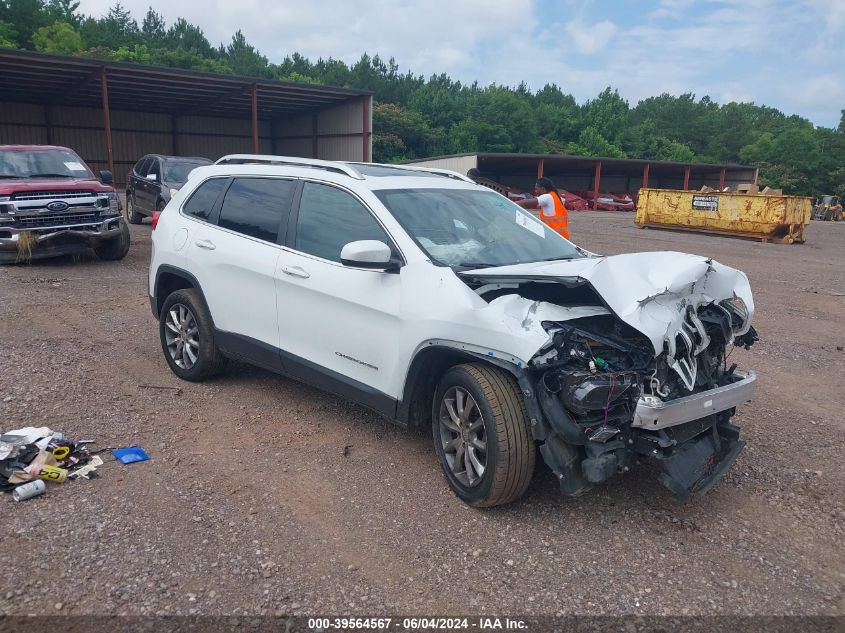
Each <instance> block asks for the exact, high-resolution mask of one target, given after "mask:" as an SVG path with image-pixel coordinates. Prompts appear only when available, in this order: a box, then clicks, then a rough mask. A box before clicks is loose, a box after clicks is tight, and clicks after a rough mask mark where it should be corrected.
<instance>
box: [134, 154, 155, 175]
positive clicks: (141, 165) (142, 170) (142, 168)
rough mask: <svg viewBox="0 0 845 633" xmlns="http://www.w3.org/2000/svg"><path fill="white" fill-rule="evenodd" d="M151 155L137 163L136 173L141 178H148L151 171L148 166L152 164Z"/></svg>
mask: <svg viewBox="0 0 845 633" xmlns="http://www.w3.org/2000/svg"><path fill="white" fill-rule="evenodd" d="M150 160H151V159H150V157H149V156H148V157H146V158H142V159H141V160H139V161H138V164H137V165H135V173H136V174H138V175H139V176H140V177H141V178H146V177H147V174H148V173H150V172H148V171H147V168H148V167H149V166H150Z"/></svg>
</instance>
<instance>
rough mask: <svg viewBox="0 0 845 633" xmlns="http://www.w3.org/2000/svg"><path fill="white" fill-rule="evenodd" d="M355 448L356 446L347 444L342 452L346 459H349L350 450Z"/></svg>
mask: <svg viewBox="0 0 845 633" xmlns="http://www.w3.org/2000/svg"><path fill="white" fill-rule="evenodd" d="M353 446H355V445H354V444H347V445H346V446H344V447H343V451H342V452H343V456H344V457H347V456H348V455H349V449H350V448H352V447H353Z"/></svg>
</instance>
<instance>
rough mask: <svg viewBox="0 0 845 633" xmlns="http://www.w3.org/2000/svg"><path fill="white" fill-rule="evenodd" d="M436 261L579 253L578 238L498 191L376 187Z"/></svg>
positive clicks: (496, 262) (499, 262)
mask: <svg viewBox="0 0 845 633" xmlns="http://www.w3.org/2000/svg"><path fill="white" fill-rule="evenodd" d="M374 193H375V194H376V196H378V198H379V200H381V202H382V203H383V204H384V206H386V207H387V209H388V210H389V211H390V212H391V213H392V214H393V216H394V217H395V218H396V220H397V221H398V222H399V224H401V225H402V227H403V228H404V229H405V231H407V233H408V234H409V235H410V236H411V237H412V238H413V239H414V241H416V243H417V244H418V245H419V246H420V248H422V249H423V250H424V251H425V252H426V254H427V255H428V256H429V257H430V258H431V260H432V261H433V262H434V263H436V264H441V265H446V266H452V267H456V268H460V269H462V270H469V269H471V268H485V267H489V266H506V265H508V264H520V263H525V262H536V261H551V260H556V259H573V258H576V257H581V254H580V253H579V252H578V250H577V249H576V248H575V246H574V245H573V244H571V243H570V242H567V241H566V240H565V239H563V238H562V237H560V235H558V234H557V233H555V232H554V231H552V230H551V229H549V228H548V227H546V225H545V224H543V223H542V222H540V220H538V219H537V218H535V217H534V216H532V215H531V214H529V213H527V212H525V211H523V210H522V209H521V208H520V207H518V206H517V205H515V204H514V203H513V202H511V201H510V200H508V199H507V198H505V197H504V196H502V195H501V194H498V193H496V192H494V191H477V190H468V189H384V190H380V191H375V192H374Z"/></svg>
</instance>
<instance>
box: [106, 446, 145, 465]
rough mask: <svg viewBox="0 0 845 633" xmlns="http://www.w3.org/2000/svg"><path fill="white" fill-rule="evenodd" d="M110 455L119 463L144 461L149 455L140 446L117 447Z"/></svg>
mask: <svg viewBox="0 0 845 633" xmlns="http://www.w3.org/2000/svg"><path fill="white" fill-rule="evenodd" d="M112 455H114V456H115V457H116V458H117V461H119V462H120V463H121V464H133V463H135V462H145V461H147V460H148V459H149V458H150V456H149V455H147V454H146V453H145V452H144V449H143V448H141V447H140V446H128V447H126V448H117V449H115V450H113V451H112Z"/></svg>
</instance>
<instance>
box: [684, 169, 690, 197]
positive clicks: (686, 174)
mask: <svg viewBox="0 0 845 633" xmlns="http://www.w3.org/2000/svg"><path fill="white" fill-rule="evenodd" d="M687 189H689V165H687V166H686V167H684V191H686V190H687Z"/></svg>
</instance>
